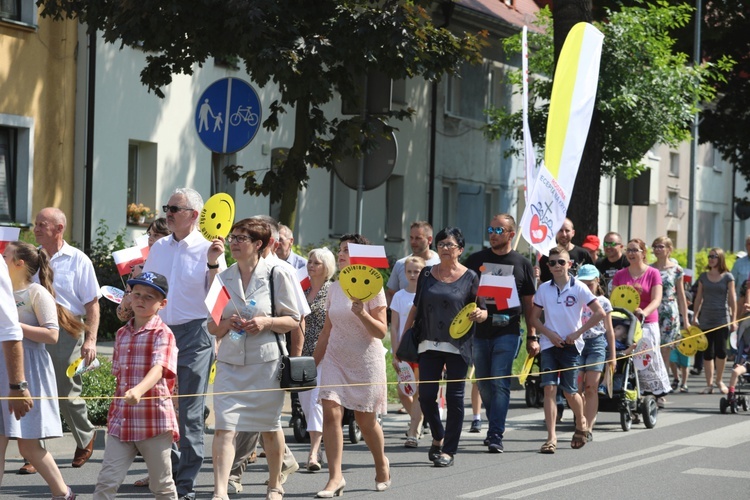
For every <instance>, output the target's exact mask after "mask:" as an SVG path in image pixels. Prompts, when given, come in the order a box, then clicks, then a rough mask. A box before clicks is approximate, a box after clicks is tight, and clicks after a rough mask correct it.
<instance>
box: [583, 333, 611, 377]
mask: <svg viewBox="0 0 750 500" xmlns="http://www.w3.org/2000/svg"><path fill="white" fill-rule="evenodd" d="M584 341H585V342H586V345H584V346H583V351H581V370H582V371H584V372H603V371H604V361H605V360H606V359H607V337H606V336H604V335H599V336H598V337H594V338H593V339H584Z"/></svg>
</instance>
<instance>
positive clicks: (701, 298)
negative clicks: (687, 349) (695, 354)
mask: <svg viewBox="0 0 750 500" xmlns="http://www.w3.org/2000/svg"><path fill="white" fill-rule="evenodd" d="M693 311H695V316H693V324H695V325H698V326H700V328H701V330H703V331H704V332H708V333H706V339H708V349H706V350H705V351H703V369H704V371H705V372H706V388H705V389H703V390H702V391H701V394H711V393H712V392H713V391H714V385H713V384H715V386H716V387H718V388H719V390H720V391H721V393H722V394H726V393H727V391H728V389H727V386H726V385H725V384H724V381H722V374H723V373H724V365H725V364H726V361H727V339H728V338H729V332H731V331H734V330H735V329H736V328H737V325H736V323H734V320H735V318H736V317H737V299H736V297H735V295H734V276H732V273H730V272H729V269H727V264H726V260H725V258H724V250H722V249H721V248H712V249H711V250H709V251H708V266H707V271H706V272H703V273H701V275H700V276H699V277H698V291H697V292H696V293H695V301H694V302H693ZM714 368H715V369H716V370H714ZM714 373H715V375H714ZM714 379H715V380H714Z"/></svg>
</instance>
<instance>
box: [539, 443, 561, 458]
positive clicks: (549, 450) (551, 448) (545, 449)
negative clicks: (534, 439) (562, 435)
mask: <svg viewBox="0 0 750 500" xmlns="http://www.w3.org/2000/svg"><path fill="white" fill-rule="evenodd" d="M556 450H557V443H553V442H552V441H547V442H546V443H544V444H543V445H542V447H541V448H540V449H539V453H543V454H544V455H552V454H554V453H555V451H556Z"/></svg>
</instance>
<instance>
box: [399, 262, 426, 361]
mask: <svg viewBox="0 0 750 500" xmlns="http://www.w3.org/2000/svg"><path fill="white" fill-rule="evenodd" d="M427 274H429V268H428V269H427V272H423V274H422V276H420V277H419V279H420V280H422V283H421V285H422V286H421V287H419V297H415V299H414V306H415V307H416V308H417V313H416V315H415V316H414V323H412V325H411V328H408V329H407V330H406V331H405V332H404V333H403V335H401V341H400V342H399V344H398V349H396V357H397V358H398V359H400V360H401V361H406V362H408V363H418V362H419V343H420V342H421V341H422V315H421V314H420V313H419V303H420V300H419V299H420V298H421V297H422V293H424V287H425V286H426V284H427V282H426V281H424V280H423V278H422V277H423V276H424V277H425V279H426V276H427Z"/></svg>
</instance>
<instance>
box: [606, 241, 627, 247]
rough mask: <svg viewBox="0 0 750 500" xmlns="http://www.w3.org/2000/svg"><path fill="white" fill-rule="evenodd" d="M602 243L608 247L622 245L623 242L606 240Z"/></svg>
mask: <svg viewBox="0 0 750 500" xmlns="http://www.w3.org/2000/svg"><path fill="white" fill-rule="evenodd" d="M602 245H603V246H604V248H607V247H616V246H620V245H622V243H617V242H616V241H605V242H604V243H602Z"/></svg>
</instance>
